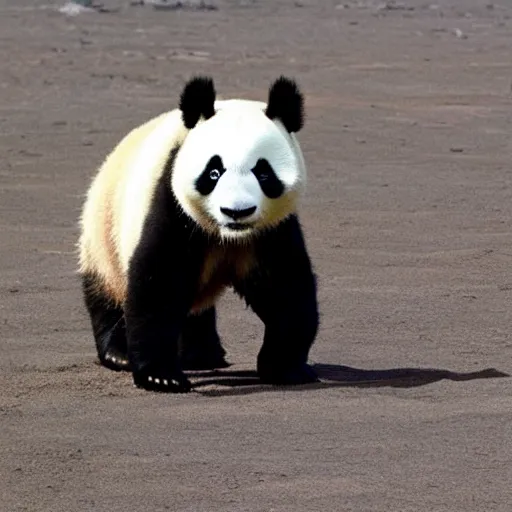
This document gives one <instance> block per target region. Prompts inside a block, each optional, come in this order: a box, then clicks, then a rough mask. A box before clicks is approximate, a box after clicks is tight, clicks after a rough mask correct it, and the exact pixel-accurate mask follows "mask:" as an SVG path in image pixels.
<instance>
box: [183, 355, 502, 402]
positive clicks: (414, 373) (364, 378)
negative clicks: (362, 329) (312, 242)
mask: <svg viewBox="0 0 512 512" xmlns="http://www.w3.org/2000/svg"><path fill="white" fill-rule="evenodd" d="M312 367H313V368H314V369H315V371H316V372H317V374H318V377H319V378H320V382H315V383H312V384H304V385H300V386H271V385H268V384H262V383H261V382H260V380H259V379H258V376H257V374H256V372H255V371H250V370H229V369H225V370H215V371H209V372H190V373H189V376H190V377H191V378H192V380H193V381H194V383H193V390H194V391H195V392H197V393H201V394H204V395H211V396H224V395H243V394H250V393H258V392H262V391H280V390H284V389H286V390H289V391H301V390H302V391H304V390H312V389H321V388H332V387H371V388H374V387H386V386H388V387H397V388H412V387H417V386H425V385H427V384H431V383H433V382H438V381H440V380H452V381H456V382H461V381H468V380H475V379H493V378H502V377H510V375H509V374H507V373H504V372H501V371H499V370H496V369H495V368H485V369H483V370H478V371H474V372H454V371H451V370H444V369H438V368H391V369H388V370H364V369H361V368H353V367H350V366H342V365H334V364H322V363H317V364H313V365H312ZM205 388H206V389H205Z"/></svg>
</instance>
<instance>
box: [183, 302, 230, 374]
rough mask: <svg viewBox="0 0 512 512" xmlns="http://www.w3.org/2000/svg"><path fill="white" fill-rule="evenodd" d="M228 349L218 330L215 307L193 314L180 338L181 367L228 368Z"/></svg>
mask: <svg viewBox="0 0 512 512" xmlns="http://www.w3.org/2000/svg"><path fill="white" fill-rule="evenodd" d="M225 354H226V351H225V350H224V348H223V347H222V345H221V342H220V338H219V335H218V332H217V324H216V312H215V307H211V308H209V309H207V310H205V311H202V312H200V313H198V314H191V315H190V316H189V317H188V318H187V321H186V322H185V327H184V328H183V330H182V332H181V336H180V340H179V355H180V362H181V367H182V368H183V369H184V370H214V369H217V368H227V367H228V366H230V364H229V363H228V362H227V361H226V359H225Z"/></svg>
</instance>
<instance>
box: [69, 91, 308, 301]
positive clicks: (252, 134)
mask: <svg viewBox="0 0 512 512" xmlns="http://www.w3.org/2000/svg"><path fill="white" fill-rule="evenodd" d="M265 107H266V103H263V102H257V101H250V100H242V99H234V100H219V101H216V102H215V111H216V114H215V116H213V117H212V118H211V119H208V120H200V121H199V122H198V123H197V125H196V127H194V128H193V129H192V130H187V129H186V127H185V126H184V124H183V120H182V116H181V111H180V110H179V109H175V110H172V111H170V112H167V113H164V114H162V115H160V116H158V117H156V118H154V119H152V120H150V121H148V122H147V123H145V124H143V125H141V126H139V127H137V128H135V129H134V130H132V131H131V132H130V133H128V135H127V136H126V137H125V138H124V139H123V140H122V141H121V142H120V143H119V144H118V145H117V146H116V147H115V148H114V150H113V151H112V153H110V155H109V156H108V157H107V158H106V159H105V161H104V163H103V164H102V166H101V167H100V169H99V172H98V174H97V175H96V177H95V178H94V180H93V182H92V185H91V187H90V189H89V192H88V194H87V198H86V202H85V206H84V209H83V214H82V217H81V237H80V241H79V246H80V271H81V273H87V272H93V273H95V274H97V275H98V276H99V277H101V278H102V281H103V284H104V285H105V287H106V289H107V290H109V292H110V294H111V296H112V299H114V300H115V301H116V302H118V303H122V302H123V300H124V298H125V294H126V273H127V271H128V268H129V264H130V258H131V256H132V255H133V252H134V250H135V248H136V246H137V244H138V242H139V239H140V236H141V233H142V229H143V225H144V221H145V219H146V217H147V214H148V211H149V209H150V207H151V199H152V195H153V191H154V189H155V187H156V184H157V182H158V180H159V179H160V177H161V176H162V173H163V171H164V168H165V165H166V163H167V160H168V158H169V154H170V152H171V151H172V150H173V149H175V148H178V147H179V150H178V153H177V156H176V159H175V163H174V167H173V171H172V182H171V183H170V186H171V188H172V190H173V192H174V194H175V196H176V198H177V200H178V202H179V204H180V206H181V207H182V208H183V210H184V212H186V214H187V215H189V216H190V217H191V218H192V219H193V220H194V221H195V222H197V223H198V225H200V226H201V227H202V228H203V229H205V230H207V231H208V232H209V233H211V234H212V235H213V236H216V235H218V236H220V237H221V238H223V239H228V240H229V239H233V240H238V241H240V240H243V239H244V238H247V237H250V236H255V235H257V233H258V232H259V230H261V229H265V228H268V227H271V226H273V225H275V224H276V223H278V222H280V221H282V220H283V218H285V217H286V216H287V215H289V214H290V213H292V212H294V211H295V209H296V202H297V199H298V196H299V194H300V193H301V191H302V190H303V189H304V185H305V182H306V168H305V165H304V159H303V155H302V151H301V149H300V146H299V143H298V141H297V138H296V137H295V135H294V134H293V133H288V132H287V131H286V129H285V128H284V127H283V126H282V124H281V122H280V121H279V120H278V119H277V120H270V119H269V118H268V117H267V116H266V115H265V113H264V110H265ZM214 154H218V155H220V156H221V158H222V160H223V162H224V164H225V167H226V168H227V172H226V173H225V174H223V175H222V177H221V178H220V180H219V183H218V184H217V186H216V187H215V189H214V190H213V192H212V193H211V194H210V195H209V196H207V197H206V198H204V197H202V196H201V195H200V194H199V193H198V192H197V190H196V189H195V187H194V182H195V180H196V179H197V178H198V176H199V175H200V174H201V172H202V171H203V170H204V167H205V165H206V163H207V161H208V159H209V158H210V157H211V156H212V155H214ZM262 157H263V158H266V159H267V160H268V161H269V163H270V164H271V166H272V167H273V169H274V171H275V173H276V175H277V176H278V178H279V179H280V180H281V181H282V183H283V184H284V185H285V193H284V194H283V195H282V196H281V197H279V198H277V199H269V198H267V197H265V195H264V194H263V192H262V190H261V187H260V185H259V184H258V181H257V179H256V178H255V176H254V175H253V174H252V173H251V169H252V168H253V167H254V165H255V163H256V160H257V159H258V158H262ZM252 205H255V206H256V207H257V209H256V211H255V213H254V214H253V215H251V217H250V218H248V219H246V220H247V222H248V223H250V225H251V229H250V230H243V231H239V230H238V231H234V230H230V229H228V228H225V227H223V225H224V224H225V223H226V222H228V220H229V219H227V218H226V216H224V215H223V214H222V213H221V211H220V207H227V208H235V209H236V208H244V207H247V206H252Z"/></svg>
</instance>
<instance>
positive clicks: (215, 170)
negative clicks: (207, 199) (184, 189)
mask: <svg viewBox="0 0 512 512" xmlns="http://www.w3.org/2000/svg"><path fill="white" fill-rule="evenodd" d="M225 172H226V169H224V164H223V163H222V159H221V158H220V156H219V155H215V156H212V157H211V158H210V160H209V162H208V163H207V164H206V167H205V168H204V171H203V172H202V173H201V176H199V178H197V180H196V190H197V191H198V192H199V193H200V194H202V195H203V196H207V195H208V194H211V193H212V192H213V189H214V188H215V185H217V182H218V181H219V179H220V177H221V176H222V175H223V174H224V173H225Z"/></svg>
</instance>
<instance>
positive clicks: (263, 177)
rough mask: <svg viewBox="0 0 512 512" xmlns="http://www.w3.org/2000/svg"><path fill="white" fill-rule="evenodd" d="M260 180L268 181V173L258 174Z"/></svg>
mask: <svg viewBox="0 0 512 512" xmlns="http://www.w3.org/2000/svg"><path fill="white" fill-rule="evenodd" d="M258 179H259V180H260V181H267V180H268V174H267V173H266V172H260V173H259V174H258Z"/></svg>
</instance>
